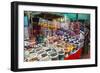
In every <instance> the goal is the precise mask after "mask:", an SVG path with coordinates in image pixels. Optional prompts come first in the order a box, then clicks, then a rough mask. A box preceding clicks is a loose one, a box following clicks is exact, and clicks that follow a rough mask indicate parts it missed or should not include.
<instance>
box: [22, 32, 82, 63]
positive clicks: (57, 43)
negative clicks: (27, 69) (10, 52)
mask: <svg viewBox="0 0 100 73" xmlns="http://www.w3.org/2000/svg"><path fill="white" fill-rule="evenodd" d="M60 33H62V32H59V35H54V36H47V37H44V39H43V42H40V43H38V44H37V42H36V41H35V40H33V41H25V48H24V49H25V51H24V52H25V53H24V61H25V62H33V61H50V60H64V58H66V57H68V56H69V55H71V54H74V53H76V52H77V51H78V50H79V49H80V48H81V47H82V46H83V43H84V39H81V38H80V36H77V37H76V36H70V35H69V34H68V32H67V31H66V32H63V35H61V34H60Z"/></svg>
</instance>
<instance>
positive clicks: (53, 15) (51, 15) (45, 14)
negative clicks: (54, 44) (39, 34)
mask: <svg viewBox="0 0 100 73" xmlns="http://www.w3.org/2000/svg"><path fill="white" fill-rule="evenodd" d="M34 16H36V17H40V18H44V19H56V18H61V17H63V16H62V15H60V14H57V13H48V12H42V13H40V14H36V15H34Z"/></svg>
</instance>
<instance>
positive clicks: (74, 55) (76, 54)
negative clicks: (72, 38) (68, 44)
mask: <svg viewBox="0 0 100 73" xmlns="http://www.w3.org/2000/svg"><path fill="white" fill-rule="evenodd" d="M81 52H82V48H80V49H79V50H78V51H77V52H76V53H75V54H72V55H70V56H68V57H66V58H65V59H64V60H73V59H80V57H81Z"/></svg>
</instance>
